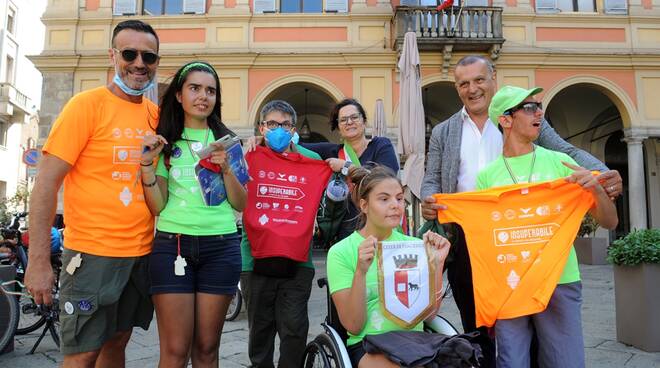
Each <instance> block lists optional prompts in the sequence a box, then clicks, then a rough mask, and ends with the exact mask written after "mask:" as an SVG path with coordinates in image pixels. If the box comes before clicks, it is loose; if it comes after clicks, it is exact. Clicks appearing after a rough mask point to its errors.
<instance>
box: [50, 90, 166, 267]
mask: <svg viewBox="0 0 660 368" xmlns="http://www.w3.org/2000/svg"><path fill="white" fill-rule="evenodd" d="M157 122H158V107H157V106H156V105H155V104H154V103H153V102H151V101H149V100H148V99H147V98H143V99H142V102H141V103H139V104H138V103H131V102H128V101H126V100H123V99H121V98H119V97H117V96H115V95H114V94H112V92H110V90H108V88H107V87H105V86H103V87H98V88H95V89H92V90H89V91H85V92H82V93H79V94H77V95H75V96H74V97H73V98H71V100H69V102H68V103H67V104H66V105H65V106H64V109H63V110H62V112H61V113H60V115H59V117H58V118H57V121H55V124H54V125H53V128H52V130H51V132H50V135H49V136H48V140H47V141H46V144H45V145H44V147H43V153H44V154H48V155H53V156H56V157H58V158H60V159H62V160H64V161H66V162H67V163H69V164H70V165H72V167H71V170H70V171H69V173H68V174H67V175H66V177H65V178H64V220H65V223H66V228H65V230H64V247H65V248H67V249H71V250H75V251H78V252H84V253H89V254H93V255H99V256H106V257H135V256H142V255H145V254H148V253H149V252H150V251H151V242H152V240H153V223H154V222H153V216H152V215H151V213H150V212H149V208H148V207H147V205H146V203H145V201H144V194H143V192H142V184H141V183H140V180H139V178H137V177H136V175H137V173H138V172H139V170H140V156H141V151H140V147H141V142H142V139H143V138H144V136H145V135H150V134H155V133H154V129H155V127H156V124H157Z"/></svg>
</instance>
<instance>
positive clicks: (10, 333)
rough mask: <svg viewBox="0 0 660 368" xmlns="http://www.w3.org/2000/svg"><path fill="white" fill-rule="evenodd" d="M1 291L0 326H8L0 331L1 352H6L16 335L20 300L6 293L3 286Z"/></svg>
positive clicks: (0, 288)
mask: <svg viewBox="0 0 660 368" xmlns="http://www.w3.org/2000/svg"><path fill="white" fill-rule="evenodd" d="M9 282H13V281H9ZM0 290H2V291H1V292H0V326H6V328H4V329H0V351H4V350H5V348H6V347H7V345H9V344H10V343H11V341H12V340H13V338H14V335H15V334H16V329H17V328H18V319H19V313H20V312H19V306H18V299H16V297H15V296H14V295H12V294H9V293H7V292H5V289H4V287H2V286H1V285H0ZM4 311H6V312H4Z"/></svg>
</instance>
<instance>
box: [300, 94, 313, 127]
mask: <svg viewBox="0 0 660 368" xmlns="http://www.w3.org/2000/svg"><path fill="white" fill-rule="evenodd" d="M307 92H309V88H305V110H304V112H305V117H304V118H303V121H302V124H301V125H300V131H299V132H300V133H299V134H300V138H302V139H309V138H310V137H311V136H312V130H311V129H309V121H308V120H307Z"/></svg>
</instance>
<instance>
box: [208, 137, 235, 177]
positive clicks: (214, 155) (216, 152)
mask: <svg viewBox="0 0 660 368" xmlns="http://www.w3.org/2000/svg"><path fill="white" fill-rule="evenodd" d="M209 146H212V147H213V148H214V149H213V151H212V152H211V156H209V161H211V163H213V164H216V165H220V168H222V174H227V173H228V172H229V171H231V170H229V161H227V151H225V147H224V146H223V145H222V144H221V143H215V142H214V143H211V144H210V145H209Z"/></svg>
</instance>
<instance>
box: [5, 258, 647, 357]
mask: <svg viewBox="0 0 660 368" xmlns="http://www.w3.org/2000/svg"><path fill="white" fill-rule="evenodd" d="M314 263H315V265H316V268H317V274H316V278H319V277H324V276H325V256H324V254H322V253H319V254H317V255H315V257H314ZM580 270H581V272H582V279H583V297H584V305H583V309H582V319H583V329H584V342H585V349H586V359H587V367H611V368H618V367H639V368H649V367H660V353H647V352H644V351H641V350H638V349H635V348H633V347H630V346H626V345H624V344H621V343H618V342H617V341H616V326H615V313H614V281H613V275H612V267H611V266H609V265H608V266H585V265H581V266H580ZM325 303H326V297H325V290H322V289H319V288H318V287H317V286H316V282H314V286H313V289H312V296H311V298H310V302H309V312H310V330H309V339H310V340H311V339H313V338H314V337H315V336H316V335H317V334H318V333H320V332H321V326H320V323H321V322H322V321H323V318H324V317H325V314H326V304H325ZM441 311H442V314H443V315H444V316H445V317H446V318H448V319H449V320H450V321H451V322H452V323H453V324H454V325H455V326H460V319H459V316H458V311H457V309H456V306H455V304H454V301H453V300H452V299H446V300H445V303H444V304H443V307H442V308H441ZM247 335H248V329H247V321H246V315H245V312H244V311H243V312H242V313H241V314H240V315H239V317H238V318H237V319H236V320H235V321H233V322H227V323H225V327H224V332H223V334H222V343H221V347H220V366H221V367H230V368H231V367H244V366H247V365H248V357H247ZM37 336H38V335H37V334H36V333H33V334H30V335H27V336H19V337H17V339H16V343H15V350H14V351H13V352H11V353H8V354H5V355H0V366H2V367H8V368H9V367H12V368H23V367H26V368H27V367H30V368H34V367H39V368H42V367H43V368H48V367H57V366H58V365H59V364H60V363H61V361H62V355H61V354H60V353H59V352H58V351H57V349H56V347H55V345H54V343H53V342H52V340H51V338H50V336H47V337H46V338H45V339H44V341H42V343H41V345H40V346H39V348H38V349H37V352H36V353H35V354H34V355H27V352H28V351H29V350H30V348H31V347H32V345H33V344H34V342H35V341H36V339H37ZM276 359H277V353H276ZM126 361H127V364H126V366H127V367H129V368H131V367H133V368H147V367H155V366H157V364H158V331H157V329H156V323H155V321H154V323H152V324H151V328H150V329H149V330H148V331H144V330H141V329H136V330H135V331H134V332H133V337H132V338H131V342H130V343H129V345H128V348H127V351H126Z"/></svg>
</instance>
